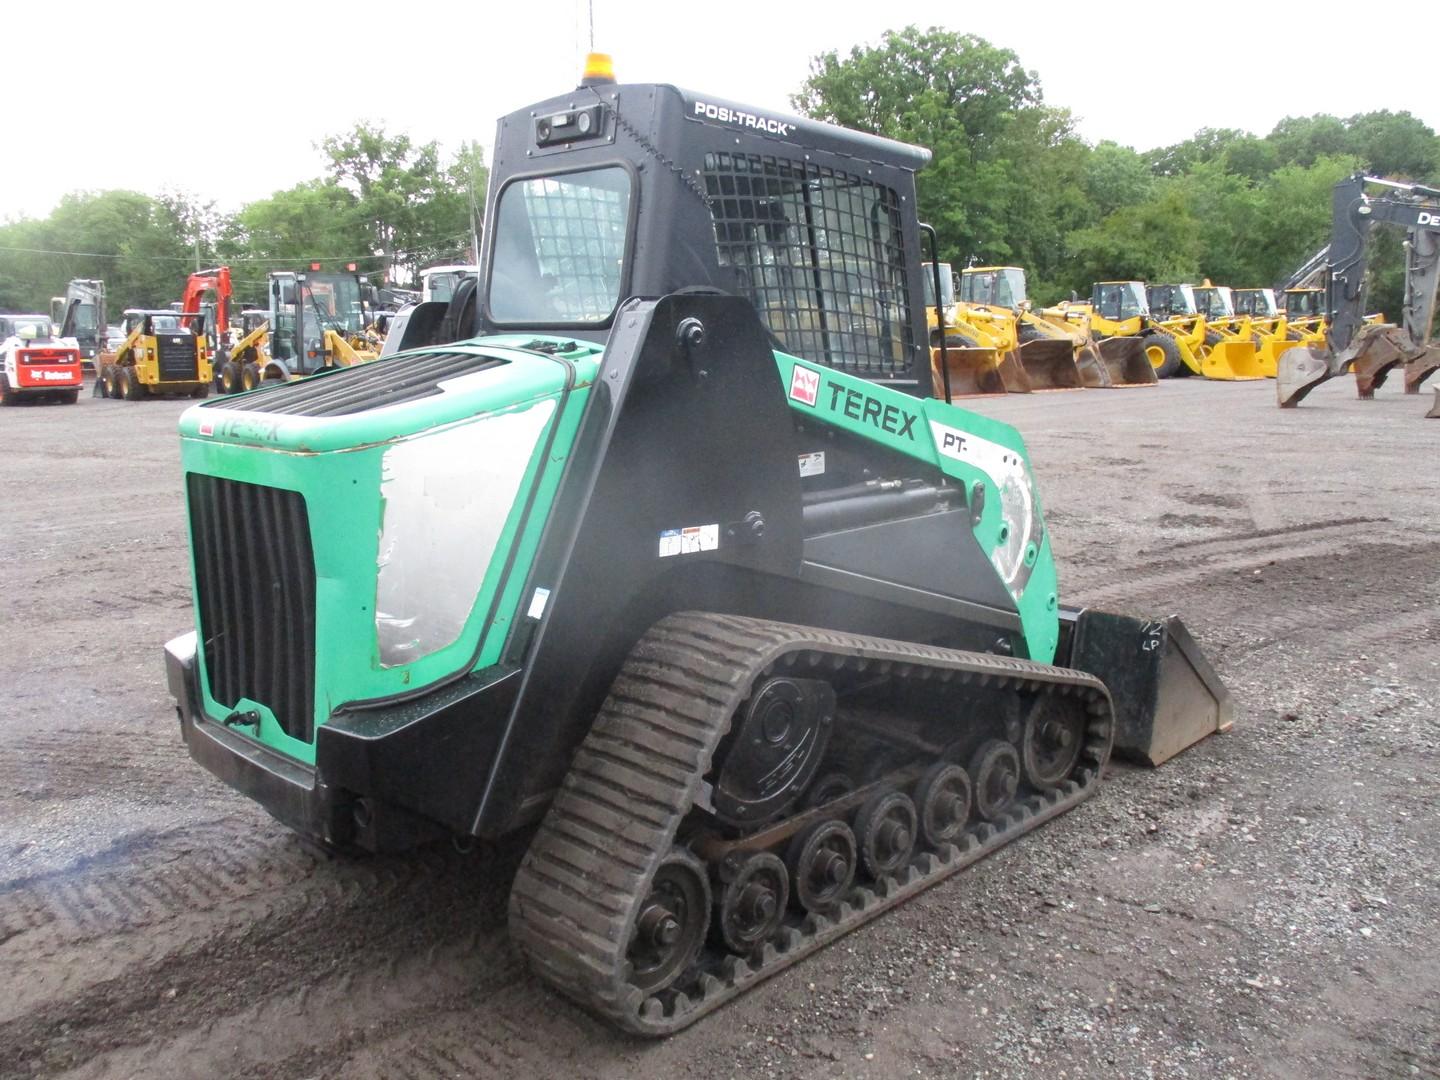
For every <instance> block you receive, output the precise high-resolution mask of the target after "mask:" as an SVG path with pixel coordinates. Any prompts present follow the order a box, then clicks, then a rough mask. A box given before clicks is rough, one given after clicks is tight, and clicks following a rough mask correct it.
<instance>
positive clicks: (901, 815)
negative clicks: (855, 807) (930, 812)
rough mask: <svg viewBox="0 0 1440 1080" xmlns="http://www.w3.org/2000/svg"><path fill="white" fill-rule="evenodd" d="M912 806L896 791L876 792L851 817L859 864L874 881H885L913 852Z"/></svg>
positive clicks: (907, 797) (914, 829)
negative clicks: (853, 823)
mask: <svg viewBox="0 0 1440 1080" xmlns="http://www.w3.org/2000/svg"><path fill="white" fill-rule="evenodd" d="M915 833H916V822H915V804H914V803H913V802H911V801H910V796H908V795H906V794H905V793H904V792H900V791H880V792H876V793H875V794H874V795H872V796H871V797H870V798H869V799H867V800H866V802H865V804H864V805H863V806H861V807H860V812H859V813H857V814H856V815H855V838H856V840H857V841H858V842H859V844H860V861H861V863H862V864H863V865H864V867H865V872H866V873H867V874H869V875H870V876H871V877H872V878H874V879H875V880H877V881H878V880H880V879H881V878H885V877H889V876H890V875H891V874H893V873H895V871H897V870H899V869H900V868H901V867H902V866H904V865H905V864H906V863H907V862H909V861H910V855H911V853H912V852H914V850H915Z"/></svg>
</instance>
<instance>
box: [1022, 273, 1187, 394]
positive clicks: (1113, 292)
mask: <svg viewBox="0 0 1440 1080" xmlns="http://www.w3.org/2000/svg"><path fill="white" fill-rule="evenodd" d="M1156 288H1158V289H1170V288H1186V289H1188V288H1189V286H1152V287H1151V289H1152V290H1153V289H1156ZM1188 303H1189V309H1188V310H1189V313H1188V315H1179V316H1169V315H1167V316H1164V317H1157V316H1156V315H1154V314H1153V313H1152V312H1151V308H1150V299H1149V297H1148V296H1147V293H1146V286H1145V283H1144V282H1143V281H1097V282H1095V284H1094V285H1092V286H1091V288H1090V299H1089V301H1079V300H1068V301H1064V302H1062V303H1060V304H1057V305H1055V306H1054V307H1049V308H1043V309H1042V310H1041V311H1040V312H1039V315H1040V317H1041V318H1042V319H1044V320H1046V321H1047V322H1050V323H1051V324H1053V325H1055V326H1059V327H1061V328H1063V329H1065V330H1068V331H1070V332H1072V333H1083V334H1086V335H1087V336H1089V337H1091V338H1093V339H1094V340H1095V341H1097V342H1099V344H1100V348H1101V350H1102V353H1105V352H1108V351H1109V350H1111V349H1114V348H1116V347H1117V346H1115V345H1113V344H1111V343H1112V342H1116V341H1119V340H1129V341H1134V342H1136V343H1137V344H1136V346H1129V347H1136V348H1138V350H1139V359H1140V360H1141V361H1143V362H1144V363H1146V364H1148V365H1149V367H1150V369H1151V371H1152V372H1153V373H1154V375H1155V376H1156V378H1160V379H1168V378H1173V377H1175V376H1179V375H1189V374H1192V373H1193V374H1196V375H1199V374H1201V367H1200V359H1199V357H1198V355H1196V353H1195V351H1194V343H1195V340H1196V339H1195V336H1194V333H1193V331H1194V326H1193V324H1194V322H1195V320H1196V316H1195V313H1194V303H1193V297H1191V298H1189V300H1188Z"/></svg>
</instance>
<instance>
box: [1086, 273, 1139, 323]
mask: <svg viewBox="0 0 1440 1080" xmlns="http://www.w3.org/2000/svg"><path fill="white" fill-rule="evenodd" d="M1090 303H1091V305H1092V306H1093V307H1094V309H1095V314H1097V315H1099V316H1100V317H1101V318H1102V319H1109V320H1110V321H1111V322H1124V321H1125V320H1126V319H1136V318H1148V317H1149V315H1150V305H1149V302H1148V301H1147V300H1146V298H1145V284H1144V282H1140V281H1097V282H1096V283H1095V286H1094V288H1093V289H1092V291H1091V293H1090Z"/></svg>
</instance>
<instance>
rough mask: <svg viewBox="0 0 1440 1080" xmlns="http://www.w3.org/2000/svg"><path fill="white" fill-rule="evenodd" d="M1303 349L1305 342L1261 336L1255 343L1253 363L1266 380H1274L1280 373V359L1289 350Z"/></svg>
mask: <svg viewBox="0 0 1440 1080" xmlns="http://www.w3.org/2000/svg"><path fill="white" fill-rule="evenodd" d="M1304 347H1305V342H1303V341H1295V340H1293V339H1290V338H1273V337H1265V336H1264V335H1263V334H1262V335H1261V336H1260V337H1259V339H1258V340H1257V341H1256V342H1255V361H1256V364H1257V366H1258V367H1259V369H1260V374H1262V375H1264V376H1265V378H1267V379H1273V378H1275V377H1276V376H1277V375H1278V374H1279V372H1280V357H1282V356H1283V355H1285V353H1287V352H1289V351H1290V350H1291V349H1303V348H1304Z"/></svg>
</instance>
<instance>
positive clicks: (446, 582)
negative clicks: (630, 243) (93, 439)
mask: <svg viewBox="0 0 1440 1080" xmlns="http://www.w3.org/2000/svg"><path fill="white" fill-rule="evenodd" d="M535 341H536V339H535V338H534V337H533V336H530V337H527V338H525V339H524V340H523V342H521V341H517V340H516V339H501V340H500V341H499V342H495V341H493V340H489V341H487V340H477V341H475V342H468V343H466V344H465V345H462V346H449V347H447V348H446V349H445V350H444V352H449V353H459V352H468V353H472V354H474V355H476V356H480V357H483V358H488V359H493V360H499V361H501V362H500V363H498V364H494V365H493V366H487V367H485V368H484V369H483V370H479V371H476V372H474V373H472V374H467V375H463V376H461V377H459V378H457V379H454V380H453V381H448V382H444V383H442V384H441V387H440V389H439V391H438V392H429V393H427V394H426V395H425V396H420V397H416V398H413V399H412V400H406V401H400V402H397V403H388V404H383V405H381V406H380V407H378V408H373V409H367V408H360V409H356V410H352V411H348V412H346V413H345V414H343V415H338V416H306V415H294V414H289V413H286V412H283V411H270V412H258V411H247V409H246V406H247V404H253V403H255V402H260V401H265V400H267V399H268V400H269V402H270V406H271V408H272V409H280V408H284V407H285V402H284V399H282V398H279V397H274V398H271V397H269V395H279V394H284V393H285V392H286V391H287V390H289V389H290V388H292V387H293V388H296V389H297V390H298V389H299V388H301V387H305V386H315V385H318V384H319V383H320V382H321V380H327V381H328V380H336V379H340V378H344V377H345V375H346V373H345V372H340V373H337V374H334V375H325V376H321V377H319V378H317V379H312V380H306V381H305V382H302V383H293V384H289V385H288V386H282V387H278V388H266V389H262V390H258V391H255V392H253V393H251V394H246V395H242V396H239V397H234V398H228V399H221V400H219V401H216V402H215V403H214V406H215V407H211V406H209V405H207V406H199V407H194V408H191V409H189V410H188V411H187V412H186V413H185V414H184V415H183V416H182V418H181V422H180V429H181V436H182V438H181V464H182V467H183V468H184V470H185V471H186V472H187V473H200V474H205V475H208V476H213V477H218V478H221V479H222V480H227V481H236V482H240V483H243V484H255V485H261V486H264V487H270V488H282V489H286V490H290V491H295V492H298V493H299V494H300V495H301V496H302V497H303V498H304V501H305V507H306V511H307V516H308V522H309V532H310V537H309V539H310V546H311V548H312V550H313V560H314V567H313V570H314V597H315V600H314V606H315V640H316V641H317V642H324V643H325V645H324V648H323V649H318V650H316V653H315V656H314V664H315V671H314V713H313V719H314V726H316V727H318V726H319V725H321V724H324V723H325V722H326V721H327V720H328V719H329V718H330V716H331V715H332V713H333V712H334V711H335V710H336V709H337V708H338V707H340V706H342V705H344V704H346V703H350V702H356V701H369V700H375V699H385V698H391V697H395V696H397V695H404V694H407V693H410V692H414V691H416V690H419V689H421V688H423V687H425V686H428V685H431V684H434V683H436V682H438V681H441V680H444V679H446V678H448V677H451V676H454V675H457V674H460V673H463V672H465V671H469V670H472V669H474V668H476V667H483V666H486V665H488V664H491V663H494V662H495V661H496V660H498V658H499V656H500V653H501V650H502V648H503V646H504V643H505V640H506V638H507V637H508V635H509V631H510V628H511V626H512V625H513V623H514V620H515V619H516V618H517V617H518V616H521V615H523V611H522V610H521V600H522V597H521V592H522V590H523V588H524V584H525V579H526V576H527V573H528V570H529V568H530V565H531V563H532V561H533V557H534V552H535V548H536V546H537V545H538V542H539V537H540V533H541V530H542V529H543V527H544V524H545V522H546V520H547V519H548V516H549V512H550V506H551V503H552V502H553V500H554V496H555V492H556V488H557V486H558V484H559V479H560V475H561V473H562V471H563V469H564V466H565V463H566V461H567V460H568V457H569V454H570V451H571V447H572V444H573V442H574V437H575V432H576V430H577V428H578V426H579V421H580V417H581V414H582V413H583V411H584V407H585V402H586V400H587V399H588V396H589V388H590V386H591V384H592V383H593V381H594V377H595V372H596V370H597V369H598V367H599V363H598V352H599V350H598V348H596V347H594V346H590V345H588V344H586V345H579V346H576V345H574V344H573V343H571V342H568V341H561V342H558V343H556V345H558V348H557V349H556V351H555V352H544V353H542V352H536V351H530V350H523V349H519V348H515V347H514V345H515V344H530V343H533V342H535ZM562 350H563V351H562ZM440 352H441V351H440V350H428V351H425V352H415V353H407V354H399V355H398V356H397V357H396V358H395V359H394V360H386V361H377V362H376V363H377V364H390V363H397V362H398V363H399V364H404V363H405V362H406V359H407V358H408V359H410V360H412V361H413V360H414V359H415V358H416V357H421V358H424V357H425V356H426V355H427V354H431V355H438V354H440ZM367 366H368V365H367ZM397 370H398V369H397ZM357 374H358V370H357ZM336 385H339V384H336ZM292 396H293V398H294V399H295V400H297V401H302V400H304V399H302V398H301V396H300V395H299V394H295V395H292ZM232 524H233V523H232ZM240 524H243V523H240ZM261 525H262V529H261V533H262V535H265V534H266V529H265V528H264V527H263V526H264V523H261ZM193 528H194V522H193V521H192V533H193ZM195 549H196V543H195V538H194V536H193V535H192V537H191V550H192V553H193V552H194V551H195ZM193 558H194V555H193V554H192V560H193ZM192 572H195V574H196V578H195V580H196V581H197V590H196V593H197V595H196V605H195V615H196V623H197V625H198V626H200V629H201V633H200V640H199V648H200V650H201V655H202V658H203V657H204V655H205V652H206V639H207V635H216V634H219V633H226V634H231V635H236V634H239V633H241V632H242V631H243V632H246V633H248V634H255V635H260V634H262V633H263V632H262V631H260V630H259V629H257V628H256V627H253V626H248V625H246V624H245V612H244V611H243V610H241V611H240V612H239V613H238V614H235V613H233V612H232V613H231V615H232V616H233V618H232V619H231V620H230V621H231V622H235V625H229V623H227V625H226V626H223V627H221V626H217V627H206V626H205V625H204V624H203V622H202V621H201V617H200V611H201V604H200V601H199V584H198V583H199V582H200V581H201V577H200V575H199V573H198V571H196V570H195V567H193V566H192ZM212 618H216V617H215V616H212ZM255 644H256V645H257V646H260V647H263V648H264V649H266V650H269V649H270V647H271V643H269V642H261V641H257V642H255ZM217 652H218V650H217ZM267 655H268V653H267ZM297 659H298V658H286V661H285V662H292V661H294V660H297ZM200 673H201V689H202V694H203V698H204V705H205V709H206V712H207V713H208V714H209V715H210V716H211V717H212V718H214V719H223V718H225V717H227V716H230V715H231V714H232V713H233V712H235V711H237V710H240V711H244V708H242V701H243V705H244V707H246V708H248V707H249V706H253V705H259V706H262V708H259V709H253V710H252V711H253V712H254V713H256V714H258V715H259V717H260V722H259V724H258V726H257V727H255V728H245V727H241V728H239V729H238V730H240V731H243V732H245V733H247V734H250V735H252V736H254V737H256V738H258V739H259V740H260V741H262V742H264V743H267V744H269V745H271V746H273V747H275V748H276V749H278V750H281V751H283V752H285V753H287V754H289V755H291V756H292V757H295V758H297V759H299V760H302V761H308V762H313V761H314V743H313V736H312V739H310V740H306V739H300V738H293V737H291V735H288V734H286V731H285V730H284V728H283V727H282V725H281V723H280V722H279V720H277V718H276V717H275V715H274V714H273V713H272V712H271V711H270V708H269V706H271V705H272V703H270V702H265V701H255V700H253V699H252V698H250V697H249V696H244V697H243V698H242V701H233V702H232V701H217V700H215V699H214V698H213V697H212V696H211V691H210V685H209V678H208V675H207V669H206V665H205V664H204V663H202V664H201V665H200ZM288 726H289V727H290V728H291V730H292V731H293V730H295V725H293V724H292V725H288Z"/></svg>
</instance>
